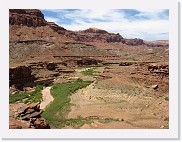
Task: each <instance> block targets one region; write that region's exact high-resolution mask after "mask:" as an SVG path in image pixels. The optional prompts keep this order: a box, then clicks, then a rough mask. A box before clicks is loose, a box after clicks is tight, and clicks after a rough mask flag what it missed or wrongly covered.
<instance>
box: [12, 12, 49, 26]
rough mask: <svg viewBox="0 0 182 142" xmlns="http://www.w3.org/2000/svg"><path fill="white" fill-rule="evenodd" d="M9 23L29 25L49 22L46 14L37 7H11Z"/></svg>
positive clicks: (42, 24)
mask: <svg viewBox="0 0 182 142" xmlns="http://www.w3.org/2000/svg"><path fill="white" fill-rule="evenodd" d="M9 24H10V25H23V26H28V27H38V26H45V25H46V24H47V22H46V20H45V19H44V15H43V14H42V12H41V11H40V10H36V9H10V10H9Z"/></svg>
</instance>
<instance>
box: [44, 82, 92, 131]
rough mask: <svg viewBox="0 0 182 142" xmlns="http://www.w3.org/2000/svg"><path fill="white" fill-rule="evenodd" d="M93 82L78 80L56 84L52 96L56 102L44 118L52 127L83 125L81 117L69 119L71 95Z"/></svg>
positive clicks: (48, 109) (47, 109)
mask: <svg viewBox="0 0 182 142" xmlns="http://www.w3.org/2000/svg"><path fill="white" fill-rule="evenodd" d="M90 83H92V82H91V81H83V80H81V79H77V80H76V81H75V82H67V83H62V84H54V85H53V86H52V88H51V94H52V96H53V97H54V101H53V102H52V103H51V104H50V105H49V106H48V107H47V108H46V110H45V111H44V112H43V114H42V117H44V118H45V119H46V120H47V121H48V122H49V124H50V125H52V126H54V127H56V128H63V127H65V126H70V125H71V126H72V127H73V125H74V126H75V127H79V126H80V125H82V124H83V121H82V120H81V119H80V117H78V118H76V119H67V115H68V113H69V112H70V111H71V104H70V97H69V96H70V95H71V93H73V92H75V91H76V90H78V89H81V88H84V87H86V86H88V85H89V84H90Z"/></svg>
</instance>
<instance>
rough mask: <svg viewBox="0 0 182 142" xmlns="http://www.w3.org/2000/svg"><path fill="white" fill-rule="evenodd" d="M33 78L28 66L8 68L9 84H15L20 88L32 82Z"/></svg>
mask: <svg viewBox="0 0 182 142" xmlns="http://www.w3.org/2000/svg"><path fill="white" fill-rule="evenodd" d="M35 79H36V78H35V77H34V75H32V71H31V68H30V67H28V66H18V67H12V68H10V69H9V83H10V86H12V85H15V86H16V87H17V88H19V89H20V90H22V87H23V86H26V84H27V85H30V84H32V83H33V82H34V80H35Z"/></svg>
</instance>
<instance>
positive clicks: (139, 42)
mask: <svg viewBox="0 0 182 142" xmlns="http://www.w3.org/2000/svg"><path fill="white" fill-rule="evenodd" d="M123 43H124V44H127V45H133V46H137V45H144V42H143V39H139V38H134V39H124V40H123Z"/></svg>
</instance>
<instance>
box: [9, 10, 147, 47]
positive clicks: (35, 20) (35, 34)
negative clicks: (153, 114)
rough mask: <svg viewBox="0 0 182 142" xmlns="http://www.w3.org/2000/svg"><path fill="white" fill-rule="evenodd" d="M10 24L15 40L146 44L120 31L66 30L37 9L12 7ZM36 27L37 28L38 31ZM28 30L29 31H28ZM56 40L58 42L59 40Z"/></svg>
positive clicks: (12, 38)
mask: <svg viewBox="0 0 182 142" xmlns="http://www.w3.org/2000/svg"><path fill="white" fill-rule="evenodd" d="M9 24H10V31H12V32H13V34H14V35H12V34H11V33H12V32H10V40H13V41H14V40H18V39H20V40H21V39H26V38H27V36H28V37H29V38H30V39H32V38H34V39H35V38H36V39H46V40H54V39H60V37H61V38H62V39H64V40H66V41H70V40H72V41H79V42H106V43H113V42H121V43H123V44H127V45H132V46H137V45H144V42H143V40H142V39H138V38H135V39H125V38H123V37H122V35H120V34H119V33H117V34H115V33H109V32H107V31H105V30H102V29H97V28H89V29H86V30H83V31H69V30H66V29H65V28H63V27H61V26H59V25H57V24H55V23H53V22H47V21H46V20H45V19H44V15H43V14H42V13H41V11H40V10H37V9H10V11H9ZM27 27H29V28H27ZM32 27H33V28H32ZM34 29H36V31H35V30H34ZM27 31H29V32H28V33H27ZM46 31H47V32H46ZM48 34H49V35H48ZM31 37H32V38H31ZM55 41H57V42H58V40H55ZM61 41H62V40H61Z"/></svg>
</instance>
